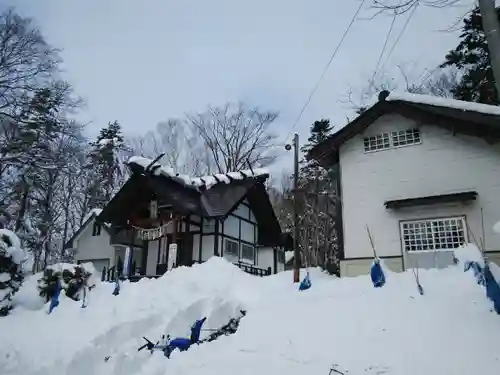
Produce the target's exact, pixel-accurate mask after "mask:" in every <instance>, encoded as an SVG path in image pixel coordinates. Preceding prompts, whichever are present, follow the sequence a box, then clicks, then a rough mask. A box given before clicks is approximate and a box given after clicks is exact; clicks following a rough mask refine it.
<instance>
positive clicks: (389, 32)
mask: <svg viewBox="0 0 500 375" xmlns="http://www.w3.org/2000/svg"><path fill="white" fill-rule="evenodd" d="M396 16H397V13H396V12H394V15H393V17H392V22H391V26H390V27H389V31H388V32H387V35H386V37H385V42H384V46H383V47H382V50H381V51H380V55H379V57H378V60H377V65H375V69H374V70H373V75H372V79H370V88H371V87H372V86H373V83H374V81H375V77H376V76H377V73H378V68H379V66H380V62H381V61H382V57H384V52H385V49H386V47H387V43H388V42H389V38H390V36H391V33H392V29H393V28H394V24H395V23H396Z"/></svg>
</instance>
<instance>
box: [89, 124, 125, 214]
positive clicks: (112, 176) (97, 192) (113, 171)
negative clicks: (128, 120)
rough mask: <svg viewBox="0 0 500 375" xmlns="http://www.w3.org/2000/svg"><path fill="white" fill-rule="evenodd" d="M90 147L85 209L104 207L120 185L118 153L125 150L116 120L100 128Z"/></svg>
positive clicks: (121, 176)
mask: <svg viewBox="0 0 500 375" xmlns="http://www.w3.org/2000/svg"><path fill="white" fill-rule="evenodd" d="M90 147H91V150H90V152H89V154H88V161H89V163H88V166H87V168H88V171H89V173H88V178H89V182H88V183H89V185H88V186H87V192H86V193H87V195H88V197H89V203H88V207H86V208H87V211H88V210H90V209H93V208H102V207H104V206H105V205H106V204H107V203H108V202H109V201H110V200H111V198H112V196H113V194H114V193H115V191H116V190H117V189H118V188H119V187H120V184H121V180H122V178H123V172H122V170H121V166H120V154H121V153H122V152H123V151H126V150H127V147H126V146H125V141H124V137H123V135H122V130H121V126H120V124H119V123H118V122H117V121H114V122H110V123H109V124H108V126H107V127H106V128H103V129H101V131H100V133H99V136H98V137H97V139H96V140H95V141H94V142H92V143H91V144H90Z"/></svg>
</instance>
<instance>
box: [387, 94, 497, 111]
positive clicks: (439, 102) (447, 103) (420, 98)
mask: <svg viewBox="0 0 500 375" xmlns="http://www.w3.org/2000/svg"><path fill="white" fill-rule="evenodd" d="M386 100H388V101H396V100H401V101H405V102H412V103H417V104H427V105H432V106H436V107H446V108H453V109H460V110H462V111H470V112H479V113H484V114H488V115H496V116H500V106H494V105H487V104H480V103H472V102H465V101H463V100H456V99H450V98H441V97H438V96H432V95H421V94H410V93H397V92H391V93H390V94H389V96H388V97H387V98H386Z"/></svg>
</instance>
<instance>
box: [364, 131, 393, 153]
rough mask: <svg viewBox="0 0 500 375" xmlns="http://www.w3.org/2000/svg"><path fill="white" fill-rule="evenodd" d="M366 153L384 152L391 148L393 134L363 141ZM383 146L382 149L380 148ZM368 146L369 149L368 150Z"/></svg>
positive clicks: (366, 138) (374, 136)
mask: <svg viewBox="0 0 500 375" xmlns="http://www.w3.org/2000/svg"><path fill="white" fill-rule="evenodd" d="M363 145H364V148H365V152H375V151H382V150H387V149H389V148H391V134H390V133H380V134H375V135H372V136H369V137H365V138H364V139H363ZM379 145H381V147H379ZM367 146H368V148H367Z"/></svg>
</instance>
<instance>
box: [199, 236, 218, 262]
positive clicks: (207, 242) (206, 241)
mask: <svg viewBox="0 0 500 375" xmlns="http://www.w3.org/2000/svg"><path fill="white" fill-rule="evenodd" d="M214 238H215V236H213V235H210V236H203V238H202V253H201V255H202V258H203V259H202V260H203V261H205V260H208V259H210V258H211V257H212V256H213V255H214Z"/></svg>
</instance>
